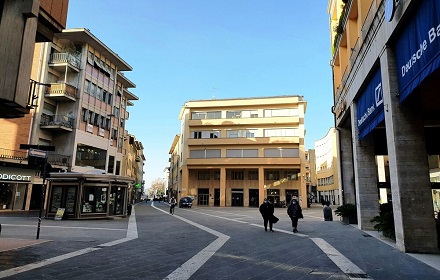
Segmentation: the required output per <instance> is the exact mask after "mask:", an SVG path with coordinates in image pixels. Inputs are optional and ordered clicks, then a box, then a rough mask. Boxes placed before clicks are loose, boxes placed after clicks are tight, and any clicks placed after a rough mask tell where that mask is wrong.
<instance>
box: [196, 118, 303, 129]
mask: <svg viewBox="0 0 440 280" xmlns="http://www.w3.org/2000/svg"><path fill="white" fill-rule="evenodd" d="M299 122H300V118H299V116H289V117H266V118H264V117H261V118H233V119H201V120H189V121H188V126H190V127H194V126H210V125H212V126H225V127H231V126H240V125H267V126H277V125H278V126H279V125H287V124H289V125H295V124H299Z"/></svg>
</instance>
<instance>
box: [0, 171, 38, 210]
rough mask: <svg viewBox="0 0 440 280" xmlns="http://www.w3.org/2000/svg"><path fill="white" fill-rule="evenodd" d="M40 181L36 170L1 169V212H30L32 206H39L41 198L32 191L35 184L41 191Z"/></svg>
mask: <svg viewBox="0 0 440 280" xmlns="http://www.w3.org/2000/svg"><path fill="white" fill-rule="evenodd" d="M40 181H41V179H40V178H39V177H36V176H35V170H31V169H22V168H14V167H5V166H2V167H0V211H20V210H29V208H30V205H31V204H38V203H39V202H40V196H37V195H35V194H34V195H33V194H32V190H33V185H34V184H35V185H36V187H35V189H38V190H40V191H41V185H40V187H39V188H38V187H37V184H38V183H40V184H41V182H40ZM35 193H37V192H35ZM32 199H33V200H32ZM35 200H38V201H35Z"/></svg>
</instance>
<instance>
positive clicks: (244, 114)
mask: <svg viewBox="0 0 440 280" xmlns="http://www.w3.org/2000/svg"><path fill="white" fill-rule="evenodd" d="M242 117H243V118H258V111H256V110H246V111H242Z"/></svg>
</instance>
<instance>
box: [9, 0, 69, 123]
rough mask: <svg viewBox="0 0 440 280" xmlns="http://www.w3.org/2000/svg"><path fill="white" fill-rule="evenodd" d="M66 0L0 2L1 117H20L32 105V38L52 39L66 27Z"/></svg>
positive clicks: (41, 40)
mask: <svg viewBox="0 0 440 280" xmlns="http://www.w3.org/2000/svg"><path fill="white" fill-rule="evenodd" d="M68 3H69V1H68V0H25V1H16V0H3V1H1V2H0V19H1V22H0V38H2V43H1V44H2V47H1V49H0V57H1V58H2V59H1V60H0V118H19V117H23V116H24V115H25V114H28V113H29V112H30V109H31V108H32V107H34V106H35V105H36V104H35V99H34V98H33V97H34V93H35V92H34V87H35V85H37V84H38V81H35V80H30V74H31V67H32V55H33V52H34V46H35V42H52V40H53V36H54V34H55V33H57V32H61V31H62V30H63V29H64V28H65V27H66V19H67V8H68Z"/></svg>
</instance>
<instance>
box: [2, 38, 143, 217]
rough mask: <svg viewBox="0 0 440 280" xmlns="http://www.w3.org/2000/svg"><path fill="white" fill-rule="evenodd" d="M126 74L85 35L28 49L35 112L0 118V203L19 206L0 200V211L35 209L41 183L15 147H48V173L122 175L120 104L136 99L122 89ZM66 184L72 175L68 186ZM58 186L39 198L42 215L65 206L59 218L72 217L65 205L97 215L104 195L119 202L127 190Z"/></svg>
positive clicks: (106, 51) (112, 55)
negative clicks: (0, 178) (0, 207)
mask: <svg viewBox="0 0 440 280" xmlns="http://www.w3.org/2000/svg"><path fill="white" fill-rule="evenodd" d="M131 70H132V68H131V66H130V65H129V64H127V63H126V62H125V61H124V60H123V59H122V58H120V57H119V56H118V55H117V54H116V53H114V52H113V51H112V50H111V49H109V48H108V47H107V46H106V45H105V44H103V43H102V42H101V41H100V40H99V39H98V38H96V37H95V36H94V35H93V34H92V33H91V32H90V31H89V30H87V29H68V30H63V32H62V33H57V34H55V37H54V43H38V44H36V47H35V53H34V64H33V67H32V76H31V77H32V79H34V80H36V81H40V82H41V84H42V85H40V86H38V87H37V91H36V100H37V101H36V104H37V106H36V107H35V108H34V109H33V110H32V111H31V114H28V115H25V116H24V117H22V118H16V119H0V127H1V128H2V131H5V132H6V133H4V134H2V137H1V138H0V147H1V148H2V151H3V154H4V155H5V156H3V158H5V159H2V161H3V162H4V166H1V167H0V172H1V173H2V174H3V175H4V176H3V177H5V176H6V177H7V179H6V180H5V181H2V184H4V185H5V186H7V188H6V189H8V190H10V191H9V192H8V194H5V196H4V197H3V198H1V199H0V201H1V200H2V199H3V200H5V197H6V195H8V197H9V196H10V195H9V194H11V195H12V197H15V200H17V197H20V199H22V200H23V201H19V202H14V201H13V200H14V199H9V200H10V202H3V205H6V207H5V206H3V208H4V209H13V210H21V209H23V210H28V209H32V205H34V204H38V203H39V202H38V197H39V194H40V193H41V188H42V185H43V182H42V180H41V178H40V176H39V172H38V171H32V169H29V168H27V164H28V162H27V155H26V151H19V149H20V144H30V145H40V146H41V147H44V146H46V147H47V146H52V147H54V148H55V151H54V152H50V153H49V156H48V162H49V163H51V164H52V167H53V171H54V172H57V171H60V172H76V173H95V174H96V173H100V174H103V173H107V174H113V175H115V176H121V177H122V171H121V165H122V161H123V156H124V153H123V142H124V137H126V136H127V135H125V122H126V120H127V119H128V116H129V114H128V111H127V106H128V105H133V104H132V103H131V101H130V100H137V99H138V98H137V97H136V96H135V95H133V94H132V93H131V92H129V91H128V88H132V87H135V85H134V84H133V83H132V82H131V81H130V80H129V79H127V78H126V77H125V76H124V75H123V73H122V72H121V71H131ZM8 174H13V175H16V176H14V177H13V176H9V175H8ZM18 175H21V176H20V178H22V179H21V180H19V179H18V178H19V176H18ZM24 175H26V176H24ZM8 176H9V177H8ZM6 177H5V178H6ZM124 177H125V176H124ZM23 178H26V180H25V179H23ZM72 178H74V176H73V177H69V180H71V179H72ZM78 178H79V177H78ZM82 178H83V179H84V177H82ZM115 178H116V177H115ZM79 179H81V178H79ZM81 180H82V179H81ZM81 180H80V181H81ZM124 180H125V182H126V183H128V182H131V181H130V180H128V179H124ZM58 181H59V180H58ZM82 181H84V180H82ZM57 184H58V183H57ZM62 184H63V183H62V182H61V185H59V186H57V187H55V186H54V185H55V182H53V184H52V188H51V189H49V192H47V193H48V207H47V209H48V211H49V212H51V211H52V212H53V211H56V208H57V207H66V211H67V213H68V214H72V213H71V212H73V211H75V209H72V207H70V208H69V207H67V206H66V205H73V204H75V205H80V204H85V203H87V204H88V205H94V206H93V207H83V208H81V209H84V211H86V212H87V213H94V212H96V211H102V212H105V211H107V210H106V209H108V207H107V208H103V207H101V206H100V207H97V206H96V205H98V204H99V205H104V206H106V205H107V204H108V202H109V201H110V199H109V197H110V198H112V197H115V196H118V197H119V198H121V197H123V199H121V201H124V203H125V200H126V198H127V192H128V187H129V185H128V184H125V185H121V186H118V189H116V190H115V191H114V192H113V191H111V188H109V187H107V188H106V187H103V188H99V189H100V191H98V188H94V187H93V186H90V187H86V185H84V184H82V185H81V186H80V187H78V188H72V190H65V189H64V187H63V185H62ZM2 189H3V188H2ZM101 192H103V193H101ZM110 192H111V193H110ZM116 192H117V194H116ZM73 193H75V195H73ZM17 194H19V195H17ZM87 194H90V196H87ZM107 194H108V195H107ZM0 197H1V194H0ZM86 197H87V201H86V200H85V198H86ZM92 198H93V199H92ZM101 198H102V200H101V201H94V200H97V199H101ZM90 199H92V201H91V200H90ZM11 200H12V202H11ZM72 200H74V201H72ZM73 202H74V203H73ZM98 202H99V203H98ZM119 205H120V207H119V208H120V209H119V210H118V211H117V213H118V214H121V213H124V211H123V206H122V205H121V203H119ZM56 206H57V207H56ZM86 208H87V209H86ZM78 209H80V207H79V206H78ZM78 211H79V210H78ZM121 211H122V212H121ZM52 212H51V213H52Z"/></svg>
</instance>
